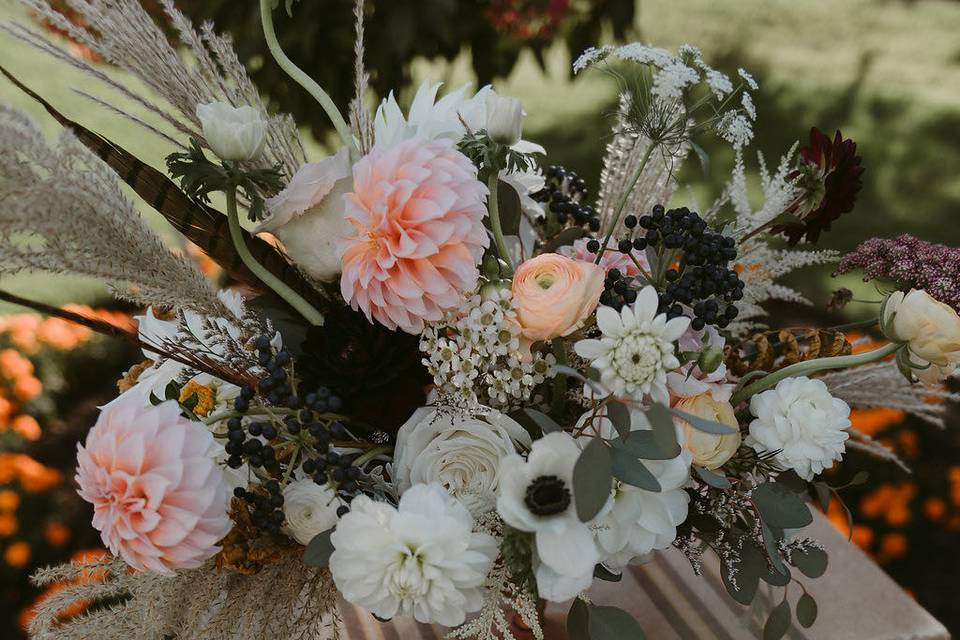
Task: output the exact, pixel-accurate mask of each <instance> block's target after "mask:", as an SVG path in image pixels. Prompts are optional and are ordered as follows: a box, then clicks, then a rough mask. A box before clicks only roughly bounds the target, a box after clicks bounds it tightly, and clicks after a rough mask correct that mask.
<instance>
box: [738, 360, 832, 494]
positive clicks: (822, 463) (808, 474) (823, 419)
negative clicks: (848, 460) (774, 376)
mask: <svg viewBox="0 0 960 640" xmlns="http://www.w3.org/2000/svg"><path fill="white" fill-rule="evenodd" d="M750 413H752V414H753V415H754V416H756V420H754V421H753V422H751V423H750V435H748V436H747V438H746V444H747V445H748V446H750V447H753V449H754V450H755V451H756V452H757V453H769V452H772V451H779V453H778V454H777V455H776V461H777V462H778V463H779V464H780V466H782V467H784V468H785V469H793V470H794V471H796V472H797V475H799V476H800V477H801V478H803V479H805V480H812V479H813V476H815V475H816V474H818V473H820V472H821V471H823V470H824V469H826V468H827V467H829V466H830V465H831V464H832V463H833V461H834V460H840V458H842V457H843V452H844V450H845V444H844V443H845V442H846V441H847V438H848V437H850V435H849V434H848V433H847V430H848V429H849V428H850V407H848V406H847V403H846V402H844V401H843V400H840V399H838V398H834V397H833V396H832V395H830V392H829V391H828V390H827V385H825V384H824V383H823V381H821V380H811V379H810V378H803V377H799V378H787V379H786V380H781V381H780V382H778V383H777V386H776V387H774V388H773V389H769V390H767V391H764V392H763V393H759V394H757V395H755V396H753V397H752V398H750Z"/></svg>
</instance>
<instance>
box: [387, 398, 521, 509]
mask: <svg viewBox="0 0 960 640" xmlns="http://www.w3.org/2000/svg"><path fill="white" fill-rule="evenodd" d="M517 444H519V445H520V446H522V447H523V448H526V449H528V448H529V447H530V445H531V440H530V434H528V433H527V432H526V430H525V429H524V428H523V427H521V426H520V425H519V424H518V423H517V422H516V421H514V420H512V419H511V418H509V417H507V416H505V415H504V414H502V413H500V412H498V411H493V410H489V413H486V414H485V415H483V416H479V417H470V416H466V417H463V416H455V415H451V414H450V413H447V412H438V411H437V410H436V409H433V408H431V407H422V408H420V409H417V410H416V411H415V412H414V414H413V415H412V416H411V417H410V419H409V420H407V422H406V423H405V424H404V425H403V426H402V427H400V431H399V432H398V433H397V446H396V450H395V452H394V460H393V471H394V475H395V476H396V480H397V488H398V489H399V490H400V492H401V493H403V492H404V491H406V490H407V489H409V488H410V487H411V486H412V485H416V484H430V483H432V482H439V483H440V484H441V485H443V487H444V488H445V489H446V490H447V491H448V492H449V493H450V495H452V496H454V497H455V498H457V499H459V500H460V501H461V502H462V503H463V504H464V505H465V506H466V507H467V509H469V510H470V512H471V513H472V514H474V515H475V516H476V515H480V514H482V513H484V512H486V511H490V510H492V509H493V508H494V507H495V506H496V499H497V497H496V496H497V489H498V487H499V482H500V462H501V460H502V459H503V458H504V457H506V456H508V455H511V454H515V453H516V452H517V447H516V445H517Z"/></svg>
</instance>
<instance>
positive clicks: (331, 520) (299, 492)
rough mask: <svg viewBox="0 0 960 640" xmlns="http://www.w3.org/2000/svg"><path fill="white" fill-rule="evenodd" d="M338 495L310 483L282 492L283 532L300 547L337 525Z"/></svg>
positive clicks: (295, 483) (302, 482) (300, 482)
mask: <svg viewBox="0 0 960 640" xmlns="http://www.w3.org/2000/svg"><path fill="white" fill-rule="evenodd" d="M338 506H339V502H338V501H337V493H336V491H334V490H333V489H331V488H330V487H329V486H328V485H323V486H320V485H319V484H317V483H316V482H314V481H313V480H312V479H309V478H307V479H304V480H295V481H293V482H291V483H290V484H288V485H287V486H286V488H284V490H283V515H284V517H285V518H286V525H285V530H286V532H287V533H288V534H289V535H290V537H291V538H293V539H294V540H296V541H297V542H299V543H300V544H302V545H308V544H310V541H311V540H313V538H314V537H315V536H317V535H319V534H321V533H323V532H324V531H329V530H330V529H333V528H334V527H335V526H336V524H337V507H338Z"/></svg>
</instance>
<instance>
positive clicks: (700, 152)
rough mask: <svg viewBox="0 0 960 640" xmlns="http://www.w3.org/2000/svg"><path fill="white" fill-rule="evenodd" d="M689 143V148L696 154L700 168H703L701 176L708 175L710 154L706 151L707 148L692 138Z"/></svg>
mask: <svg viewBox="0 0 960 640" xmlns="http://www.w3.org/2000/svg"><path fill="white" fill-rule="evenodd" d="M688 142H689V143H690V148H691V149H693V152H694V153H695V154H696V156H697V160H699V161H700V169H702V170H703V177H707V176H709V175H710V154H709V153H707V150H706V149H704V148H703V147H701V146H700V145H698V144H697V143H696V142H694V141H693V140H689V141H688Z"/></svg>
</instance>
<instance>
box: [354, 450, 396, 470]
mask: <svg viewBox="0 0 960 640" xmlns="http://www.w3.org/2000/svg"><path fill="white" fill-rule="evenodd" d="M391 451H393V448H392V447H377V448H376V449H370V450H369V451H367V452H366V453H364V454H363V455H361V456H360V457H358V458H357V459H356V460H354V461H353V466H354V467H360V468H363V465H365V464H366V463H368V462H370V461H371V460H373V459H374V458H376V457H377V456H380V455H386V454H389V453H390V452H391Z"/></svg>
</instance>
